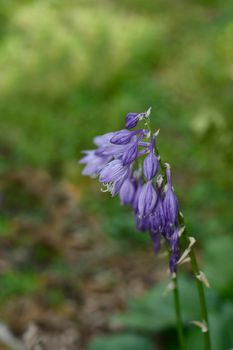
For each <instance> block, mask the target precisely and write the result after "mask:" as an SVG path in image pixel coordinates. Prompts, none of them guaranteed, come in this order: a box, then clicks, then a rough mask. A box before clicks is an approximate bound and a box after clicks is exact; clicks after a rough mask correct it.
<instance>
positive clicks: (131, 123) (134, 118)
mask: <svg viewBox="0 0 233 350" xmlns="http://www.w3.org/2000/svg"><path fill="white" fill-rule="evenodd" d="M139 117H140V113H128V114H127V115H126V117H125V127H126V128H127V129H132V128H134V127H135V126H136V125H137V123H138V121H139Z"/></svg>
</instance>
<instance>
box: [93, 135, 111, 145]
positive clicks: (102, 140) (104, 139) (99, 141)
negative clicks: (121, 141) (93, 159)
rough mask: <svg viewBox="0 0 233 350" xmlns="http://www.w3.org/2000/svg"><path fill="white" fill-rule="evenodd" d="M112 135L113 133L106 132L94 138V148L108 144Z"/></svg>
mask: <svg viewBox="0 0 233 350" xmlns="http://www.w3.org/2000/svg"><path fill="white" fill-rule="evenodd" d="M113 135H114V132H108V133H107V134H104V135H100V136H96V137H94V139H93V142H94V144H95V145H96V146H104V145H105V144H108V143H109V142H110V140H111V138H112V137H113Z"/></svg>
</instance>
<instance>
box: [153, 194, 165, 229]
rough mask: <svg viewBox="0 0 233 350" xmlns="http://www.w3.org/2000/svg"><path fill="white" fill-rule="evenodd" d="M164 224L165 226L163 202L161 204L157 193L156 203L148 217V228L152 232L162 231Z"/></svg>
mask: <svg viewBox="0 0 233 350" xmlns="http://www.w3.org/2000/svg"><path fill="white" fill-rule="evenodd" d="M164 226H165V217H164V211H163V204H162V199H161V197H160V195H159V194H158V200H157V204H156V207H155V209H154V210H153V212H152V214H151V218H150V229H151V231H152V232H159V233H164Z"/></svg>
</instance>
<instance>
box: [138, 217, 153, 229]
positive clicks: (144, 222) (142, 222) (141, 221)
mask: <svg viewBox="0 0 233 350" xmlns="http://www.w3.org/2000/svg"><path fill="white" fill-rule="evenodd" d="M136 227H137V230H138V231H147V230H149V228H150V223H149V218H148V217H141V216H138V215H137V216H136Z"/></svg>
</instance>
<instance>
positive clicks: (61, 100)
mask: <svg viewBox="0 0 233 350" xmlns="http://www.w3.org/2000/svg"><path fill="white" fill-rule="evenodd" d="M232 37H233V3H232V1H231V0H225V1H220V0H197V1H193V0H188V1H185V0H175V1H171V0H156V1H151V0H144V1H140V0H124V1H123V0H99V1H94V0H78V1H75V0H67V1H58V0H20V1H19V0H0V71H1V77H0V128H1V140H0V172H1V175H2V176H3V177H4V176H5V177H6V178H7V177H8V175H9V174H12V173H14V172H16V171H18V170H20V169H25V168H26V169H29V170H28V172H30V169H34V168H39V169H40V168H43V169H46V171H48V172H49V173H50V174H51V175H52V178H53V179H54V178H55V179H59V180H61V181H62V180H65V181H69V182H71V183H74V184H75V185H76V187H77V188H78V191H80V193H79V198H80V197H82V203H80V207H81V211H82V213H83V215H84V217H85V215H86V217H90V218H93V217H94V218H96V217H98V220H99V225H100V226H101V229H102V230H103V232H104V233H106V235H107V237H108V239H109V238H110V239H112V240H113V241H114V244H115V245H116V246H117V245H120V246H122V247H123V246H124V248H125V249H126V250H127V249H128V250H133V249H134V248H136V247H137V246H141V247H142V248H143V247H145V246H147V245H148V242H149V240H148V237H147V236H145V235H143V234H140V233H138V234H134V232H135V228H134V223H133V218H131V217H130V212H129V211H127V209H126V208H122V207H121V206H120V205H119V202H118V200H117V199H114V200H112V199H110V198H109V196H107V195H106V194H105V195H104V194H102V193H99V186H98V185H96V184H94V183H93V180H89V179H84V178H82V177H81V166H78V165H77V164H76V160H77V159H78V158H79V157H80V152H81V151H82V150H83V149H88V148H92V147H93V146H92V137H93V136H95V135H97V134H103V133H105V132H108V131H112V130H117V129H119V128H122V127H123V123H124V115H125V114H126V113H127V112H129V111H144V110H145V109H146V108H148V107H149V106H152V108H153V113H152V125H153V127H154V129H158V128H160V129H161V132H160V135H159V138H158V146H159V149H160V152H161V154H162V156H163V159H165V160H168V161H169V162H170V163H171V165H172V168H173V170H174V172H173V173H174V183H175V186H176V191H177V194H178V196H179V198H180V203H181V208H182V211H183V212H184V214H185V218H186V223H187V224H188V226H189V227H190V231H191V232H192V234H193V235H194V236H195V237H196V238H198V242H199V246H198V247H199V248H201V249H203V256H204V270H205V272H206V273H207V275H208V277H209V280H210V283H211V286H212V287H213V289H214V291H215V292H212V291H211V292H210V293H208V298H209V299H208V300H209V303H210V308H211V325H212V328H213V329H214V332H213V333H212V336H213V337H214V338H213V343H214V344H215V347H216V350H219V349H226V348H227V347H228V348H229V346H231V347H232V343H233V340H232V333H231V329H230V326H229V325H231V324H232V323H233V311H232V301H233V295H232V288H233V279H232V276H233V271H232V264H230V261H231V248H232V228H233V225H232V210H231V208H232V207H231V205H232V204H231V203H232V194H233V176H232V146H233V144H232V111H233V90H232V80H233V64H232V62H233V46H232ZM32 177H33V175H32ZM36 181H37V180H36V179H35V182H36ZM1 187H3V186H2V184H1ZM26 187H27V186H22V185H20V183H18V182H17V181H16V182H15V181H12V182H11V183H10V185H9V186H8V187H7V188H6V189H5V190H4V195H3V196H1V198H0V206H1V208H3V214H2V215H1V217H0V235H1V239H2V240H3V248H2V249H3V250H4V245H6V247H7V254H8V255H9V254H10V253H9V252H8V251H9V246H10V244H12V242H13V241H11V240H12V239H13V238H12V236H14V235H17V234H18V233H17V230H16V233H15V232H14V230H13V227H14V226H15V225H16V223H15V218H16V219H18V217H20V218H21V219H22V218H23V219H24V220H25V218H26V220H29V221H30V220H31V221H32V222H34V223H36V224H37V223H38V222H41V220H42V221H43V220H44V221H45V222H46V220H48V214H47V209H48V207H49V206H50V202H49V201H48V202H47V199H46V200H44V201H43V199H42V198H41V197H40V196H39V195H38V193H40V192H43V189H44V186H42V187H41V188H42V190H40V189H39V190H37V193H36V195H34V194H33V193H31V194H30V195H28V193H26ZM49 215H50V216H52V215H53V213H50V214H49ZM12 219H13V220H12ZM65 220H66V219H64V221H65ZM16 221H17V220H16ZM79 225H80V226H79V227H78V230H80V231H82V230H83V227H84V226H85V225H84V224H83V223H81V224H79ZM35 226H36V225H35ZM61 226H62V225H61ZM50 229H51V228H50V227H49V228H47V231H46V232H50V231H49V230H50ZM28 231H29V233H28V232H27V233H26V234H24V233H21V232H20V237H21V238H19V239H18V240H17V242H18V243H14V244H15V245H17V244H22V245H25V246H26V247H27V249H29V248H30V249H31V252H30V254H31V255H30V254H29V256H33V259H34V260H33V264H35V265H36V268H35V266H30V268H29V270H33V268H35V269H36V270H39V268H38V266H39V265H40V264H41V265H43V267H44V266H47V267H48V270H52V269H53V268H54V269H55V270H56V271H57V272H58V271H59V273H60V274H62V275H68V272H69V271H67V270H70V269H71V267H70V265H69V264H68V265H66V261H63V258H62V253H61V251H60V250H59V249H58V248H57V245H56V244H55V243H54V245H55V248H54V247H53V248H51V247H50V242H49V244H48V243H47V242H46V244H45V243H44V242H43V241H42V242H36V243H35V247H34V243H32V242H31V241H30V239H29V238H28V237H29V235H30V234H31V231H30V229H28ZM34 231H35V230H32V232H33V235H35V236H36V233H35V232H34ZM14 239H15V238H14ZM62 242H63V241H62ZM29 246H30V247H29ZM32 247H33V248H32ZM14 248H15V247H14ZM146 249H148V247H147V248H146ZM149 249H150V248H149ZM13 251H14V250H13ZM49 262H50V263H51V265H49ZM24 264H25V262H24ZM33 264H32V265H33ZM44 264H45V265H44ZM46 264H47V265H46ZM67 266H68V267H67ZM33 271H34V270H33ZM75 273H76V272H75ZM1 279H2V283H3V285H4V289H2V290H1V293H0V302H1V303H2V302H4V301H5V300H6V298H7V297H8V298H11V297H13V296H16V295H24V294H25V295H29V294H30V293H34V292H35V291H37V290H38V278H37V276H36V275H35V273H34V272H26V271H25V265H23V270H20V268H19V269H18V270H17V271H14V272H12V271H10V272H9V271H5V272H3V273H1ZM180 283H181V285H182V283H183V284H185V283H186V284H187V281H186V280H185V279H181V281H180ZM186 284H185V285H184V286H183V287H184V288H183V289H184V293H186V294H185V296H184V299H183V300H184V304H185V305H186V307H185V310H186V311H185V312H186V313H187V317H185V318H186V320H188V319H190V317H191V316H190V315H191V314H193V315H195V317H198V316H197V315H196V314H195V312H196V309H193V303H192V298H191V296H192V295H193V290H192V289H191V287H190V286H191V285H189V283H188V284H187V285H186ZM163 288H164V286H163V285H161V286H158V288H155V289H153V290H152V291H151V292H149V294H148V295H146V296H145V297H144V298H142V299H140V300H137V301H135V302H131V303H130V304H129V307H128V309H127V311H126V312H125V313H124V314H122V315H121V316H119V315H118V316H117V317H118V320H119V322H121V324H122V326H123V328H124V332H123V334H118V335H113V336H108V337H107V338H105V337H101V338H100V339H97V340H93V343H91V344H90V350H97V349H100V348H101V349H105V348H110V347H111V349H114V347H115V348H117V349H122V350H124V349H128V348H134V349H137V347H138V349H140V348H141V349H142V348H143V349H148V350H149V349H151V341H152V340H151V339H152V338H153V337H154V333H155V331H157V332H159V334H160V333H161V334H163V332H169V338H171V339H173V338H174V315H173V311H172V312H171V305H170V304H171V300H170V299H169V298H170V297H169V296H167V298H168V300H167V301H166V303H164V302H163V300H164V299H163V298H164V297H162V294H161V291H162V289H163ZM46 298H47V299H46V300H47V301H46V302H47V303H48V304H51V305H54V306H56V305H58V304H60V303H62V302H63V300H64V298H65V296H64V295H63V292H62V291H60V290H59V289H56V288H54V289H53V288H51V290H49V291H48V293H47V294H46ZM193 298H195V296H193ZM156 300H157V303H156ZM169 300H170V301H169ZM158 315H159V316H158ZM114 319H115V317H114ZM138 331H140V332H142V333H143V332H145V333H146V334H144V333H143V335H138V333H137V332H138ZM148 334H149V337H148V338H147V335H148ZM166 334H167V333H166ZM187 336H188V339H189V340H188V341H189V347H188V348H189V349H190V350H191V349H197V348H198V349H201V344H200V345H199V343H198V342H199V339H200V332H199V330H193V327H191V326H190V325H188V324H187ZM164 338H166V337H164ZM109 344H111V345H109ZM119 344H120V345H119ZM132 344H133V345H132ZM136 344H137V345H136ZM140 344H141V345H140ZM193 344H194V345H195V346H196V347H195V346H194V345H193ZM166 346H167V347H166V349H168V350H172V349H173V350H174V346H173V345H172V344H170V343H169V342H168V344H167V345H166ZM172 346H173V347H172ZM153 348H154V347H153Z"/></svg>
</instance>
